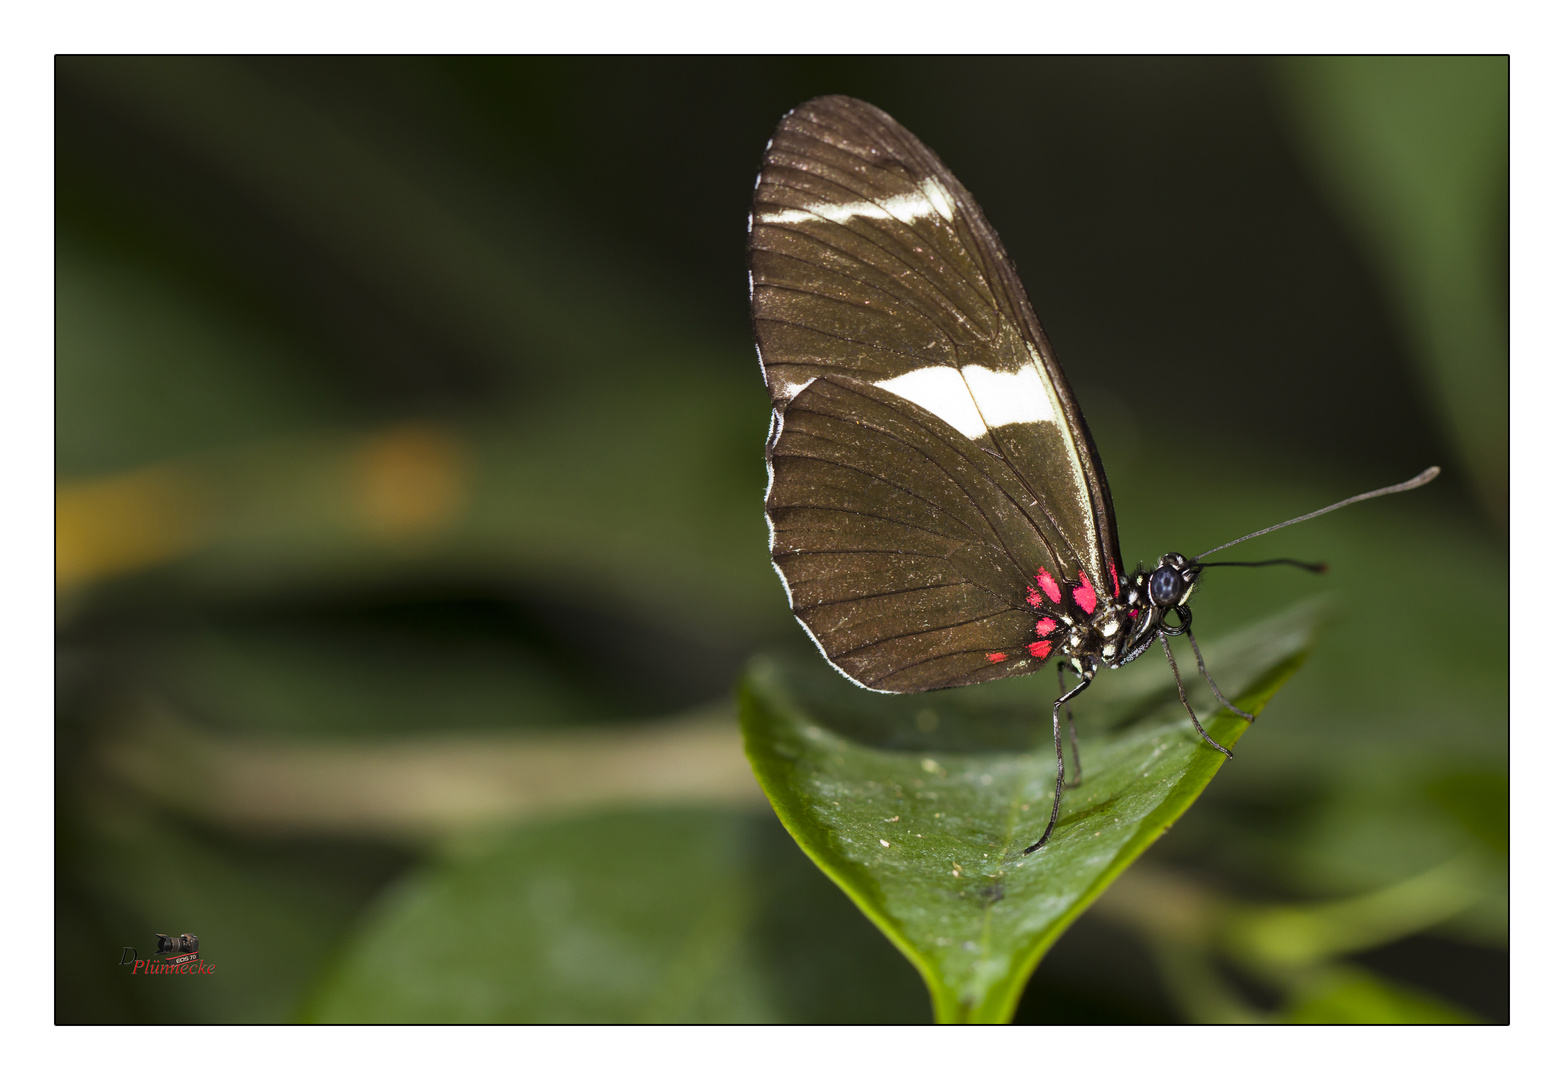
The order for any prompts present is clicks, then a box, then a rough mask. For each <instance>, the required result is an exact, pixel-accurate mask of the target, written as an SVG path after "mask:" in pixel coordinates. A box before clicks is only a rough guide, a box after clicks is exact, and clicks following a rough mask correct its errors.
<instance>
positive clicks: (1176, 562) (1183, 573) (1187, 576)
mask: <svg viewBox="0 0 1564 1080" xmlns="http://www.w3.org/2000/svg"><path fill="white" fill-rule="evenodd" d="M1200 570H1201V566H1200V564H1199V563H1197V562H1195V561H1194V560H1193V559H1186V558H1184V556H1182V555H1180V554H1179V553H1178V552H1176V551H1170V552H1168V553H1167V554H1166V555H1164V556H1162V558H1161V559H1160V560H1159V561H1158V562H1157V566H1156V569H1154V570H1152V572H1151V573H1150V574H1148V575H1145V581H1144V582H1139V581H1138V582H1136V584H1137V585H1141V586H1142V589H1143V590H1144V592H1145V594H1146V598H1147V599H1148V600H1150V601H1151V602H1152V604H1154V605H1155V606H1156V607H1159V608H1178V607H1183V606H1184V605H1185V604H1187V603H1189V598H1190V595H1191V594H1193V593H1194V591H1195V586H1196V585H1197V584H1198V583H1199V582H1200ZM1137 576H1139V575H1137Z"/></svg>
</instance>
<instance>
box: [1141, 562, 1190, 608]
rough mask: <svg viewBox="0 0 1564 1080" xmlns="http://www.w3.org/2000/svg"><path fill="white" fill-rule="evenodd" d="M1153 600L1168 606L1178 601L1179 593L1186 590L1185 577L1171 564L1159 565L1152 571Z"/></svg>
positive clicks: (1151, 588)
mask: <svg viewBox="0 0 1564 1080" xmlns="http://www.w3.org/2000/svg"><path fill="white" fill-rule="evenodd" d="M1149 591H1150V593H1151V602H1152V603H1153V604H1156V605H1157V606H1158V607H1168V606H1170V605H1172V604H1175V603H1177V602H1178V594H1179V593H1181V592H1183V591H1184V579H1183V578H1182V577H1180V576H1179V572H1178V571H1177V570H1175V569H1173V568H1172V567H1171V566H1159V567H1157V569H1156V570H1154V571H1153V572H1152V575H1151V585H1150V589H1149Z"/></svg>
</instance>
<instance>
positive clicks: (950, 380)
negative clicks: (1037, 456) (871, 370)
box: [874, 364, 1059, 439]
mask: <svg viewBox="0 0 1564 1080" xmlns="http://www.w3.org/2000/svg"><path fill="white" fill-rule="evenodd" d="M874 385H876V386H878V387H879V388H880V389H881V390H888V391H890V392H891V393H893V394H895V395H896V396H897V397H899V398H901V399H903V400H904V401H910V402H912V403H913V404H914V405H920V406H922V407H923V408H925V409H927V410H928V411H929V412H931V413H933V414H934V415H935V416H937V417H939V418H940V419H941V420H943V421H945V423H947V424H949V425H950V426H951V427H953V428H955V429H956V430H957V431H959V432H961V433H962V434H963V435H965V436H966V437H967V438H969V439H978V438H981V437H982V436H983V435H984V434H986V433H987V432H988V430H989V429H990V428H997V427H1002V426H1004V425H1005V424H1034V423H1045V424H1057V423H1058V422H1059V416H1058V413H1057V412H1056V411H1055V409H1054V404H1053V397H1052V395H1051V394H1049V393H1048V388H1047V387H1046V386H1044V385H1043V380H1042V376H1041V374H1040V373H1039V372H1038V370H1037V369H1036V368H1035V367H1033V366H1032V365H1027V366H1026V367H1024V368H1022V369H1021V370H1020V371H992V370H990V369H989V368H986V367H979V366H978V365H976V364H971V365H968V366H967V367H964V368H962V369H961V370H960V371H957V370H956V369H955V368H952V367H944V366H942V365H936V366H933V367H926V368H919V369H918V370H916V371H909V372H906V373H905V374H902V375H897V376H896V377H895V378H893V379H882V380H881V381H879V382H877V383H875V384H874Z"/></svg>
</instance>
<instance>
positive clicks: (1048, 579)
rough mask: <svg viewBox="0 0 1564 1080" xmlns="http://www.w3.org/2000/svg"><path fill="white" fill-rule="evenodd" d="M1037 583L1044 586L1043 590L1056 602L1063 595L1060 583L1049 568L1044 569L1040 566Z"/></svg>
mask: <svg viewBox="0 0 1564 1080" xmlns="http://www.w3.org/2000/svg"><path fill="white" fill-rule="evenodd" d="M1037 584H1038V586H1039V587H1041V588H1042V590H1043V592H1044V593H1046V594H1047V595H1048V599H1050V600H1052V601H1053V602H1054V603H1056V604H1057V603H1058V602H1059V600H1060V598H1061V597H1062V596H1063V594H1062V593H1061V592H1060V591H1059V583H1058V582H1057V581H1055V580H1054V576H1053V575H1052V574H1050V573H1049V572H1048V571H1047V570H1044V569H1043V568H1042V567H1038V570H1037Z"/></svg>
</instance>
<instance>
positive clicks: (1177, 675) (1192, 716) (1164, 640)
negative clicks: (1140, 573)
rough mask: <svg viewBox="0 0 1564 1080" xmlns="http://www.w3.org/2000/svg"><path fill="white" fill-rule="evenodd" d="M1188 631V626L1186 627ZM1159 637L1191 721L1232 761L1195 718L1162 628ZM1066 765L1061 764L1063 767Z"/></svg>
mask: <svg viewBox="0 0 1564 1080" xmlns="http://www.w3.org/2000/svg"><path fill="white" fill-rule="evenodd" d="M1185 630H1186V632H1187V630H1188V627H1187V626H1186V627H1185ZM1157 638H1158V639H1159V640H1160V641H1161V642H1162V651H1163V652H1164V653H1165V654H1167V658H1168V667H1170V668H1172V669H1173V682H1174V683H1175V684H1177V686H1178V699H1179V700H1180V701H1182V702H1183V703H1184V711H1185V712H1187V713H1188V714H1189V722H1190V723H1191V724H1194V725H1195V730H1196V731H1198V732H1200V737H1201V738H1202V739H1204V740H1205V741H1206V742H1207V743H1208V744H1210V746H1211V749H1213V750H1220V751H1221V752H1222V753H1223V754H1225V755H1226V756H1227V759H1228V760H1229V761H1231V760H1232V759H1233V752H1232V751H1231V750H1229V749H1228V748H1227V747H1225V746H1223V745H1222V744H1221V743H1219V742H1217V741H1216V740H1215V739H1213V738H1212V737H1211V736H1209V735H1207V734H1206V729H1205V728H1203V727H1201V726H1200V721H1199V720H1196V719H1195V710H1194V709H1191V708H1190V707H1189V698H1187V697H1185V696H1184V680H1183V679H1181V678H1179V674H1178V665H1177V664H1176V663H1174V662H1173V649H1172V648H1171V647H1170V646H1169V645H1168V636H1167V634H1165V633H1164V632H1163V631H1162V630H1160V629H1159V630H1158V631H1157ZM1063 767H1064V766H1062V765H1061V766H1060V768H1061V769H1062V768H1063Z"/></svg>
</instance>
